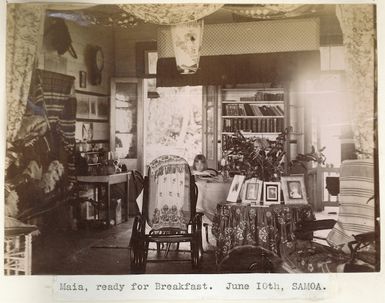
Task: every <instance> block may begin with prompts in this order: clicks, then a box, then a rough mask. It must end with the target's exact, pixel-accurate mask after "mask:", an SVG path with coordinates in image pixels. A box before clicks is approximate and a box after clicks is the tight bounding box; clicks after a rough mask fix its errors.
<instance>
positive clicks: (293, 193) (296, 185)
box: [281, 175, 328, 204]
mask: <svg viewBox="0 0 385 303" xmlns="http://www.w3.org/2000/svg"><path fill="white" fill-rule="evenodd" d="M326 178H328V177H326ZM326 178H325V183H326ZM281 185H282V191H283V199H284V201H285V204H307V203H308V202H307V194H306V189H305V188H306V186H305V181H304V177H303V176H302V175H301V176H286V177H284V176H283V177H281ZM325 188H326V186H325Z"/></svg>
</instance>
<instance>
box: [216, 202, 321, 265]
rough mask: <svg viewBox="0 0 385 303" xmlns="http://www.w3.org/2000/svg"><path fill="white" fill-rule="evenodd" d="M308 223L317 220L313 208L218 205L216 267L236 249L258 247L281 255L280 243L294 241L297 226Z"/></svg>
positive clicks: (237, 204)
mask: <svg viewBox="0 0 385 303" xmlns="http://www.w3.org/2000/svg"><path fill="white" fill-rule="evenodd" d="M309 220H315V216H314V213H313V210H312V208H311V206H310V205H274V206H270V207H260V206H250V204H244V203H219V204H218V205H217V213H216V215H215V216H214V219H213V227H212V233H213V234H214V236H215V237H216V240H217V247H216V261H217V264H220V262H221V261H222V260H223V259H224V258H225V257H226V256H227V255H228V254H229V253H230V252H231V251H232V250H233V249H234V248H236V247H239V246H244V245H258V246H261V247H263V248H266V249H268V250H269V251H272V252H274V253H275V254H278V255H279V244H280V243H285V242H287V241H290V240H292V239H293V237H294V230H295V224H296V223H297V222H300V221H309Z"/></svg>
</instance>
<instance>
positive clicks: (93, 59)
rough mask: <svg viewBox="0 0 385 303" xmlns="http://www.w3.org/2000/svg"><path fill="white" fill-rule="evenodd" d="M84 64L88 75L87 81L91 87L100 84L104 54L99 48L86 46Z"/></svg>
mask: <svg viewBox="0 0 385 303" xmlns="http://www.w3.org/2000/svg"><path fill="white" fill-rule="evenodd" d="M85 55H86V64H87V69H88V74H89V81H90V83H91V84H92V85H99V84H101V83H102V71H103V68H104V54H103V50H102V48H101V47H100V46H97V45H90V44H88V45H87V48H86V54H85Z"/></svg>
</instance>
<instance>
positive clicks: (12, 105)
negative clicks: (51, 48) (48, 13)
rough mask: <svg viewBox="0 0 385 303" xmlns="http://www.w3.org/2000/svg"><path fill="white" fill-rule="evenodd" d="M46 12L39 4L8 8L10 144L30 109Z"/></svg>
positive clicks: (8, 111)
mask: <svg viewBox="0 0 385 303" xmlns="http://www.w3.org/2000/svg"><path fill="white" fill-rule="evenodd" d="M43 12H44V8H43V6H42V5H37V4H25V3H24V4H22V5H21V4H8V5H7V37H6V39H7V46H6V54H7V55H6V96H7V119H8V121H7V142H12V141H13V140H14V139H15V137H16V135H17V132H18V130H19V128H20V125H21V121H22V119H23V115H24V112H25V109H26V104H27V98H28V92H29V87H30V84H31V77H32V71H33V68H34V62H35V58H36V54H37V50H38V44H39V33H40V32H39V31H40V29H41V25H42V22H43V20H44V19H43Z"/></svg>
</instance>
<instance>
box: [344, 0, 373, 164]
mask: <svg viewBox="0 0 385 303" xmlns="http://www.w3.org/2000/svg"><path fill="white" fill-rule="evenodd" d="M374 9H375V7H374V5H370V4H362V5H355V4H353V5H345V4H344V5H338V6H337V8H336V13H337V17H338V20H339V22H340V25H341V29H342V33H343V43H344V46H345V58H346V59H345V60H346V78H347V85H348V88H349V91H350V94H349V98H351V100H352V106H351V109H352V110H353V112H352V113H351V115H352V126H353V131H354V141H355V143H356V149H357V150H358V151H359V152H361V153H362V154H360V155H359V156H361V158H366V157H369V158H371V157H373V149H374V117H375V115H374V114H375V113H374V100H375V99H374V98H375V96H374V73H375V71H374V66H375V63H374V62H375V61H374V60H375V58H374V56H375V50H374V39H375V29H374Z"/></svg>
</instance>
